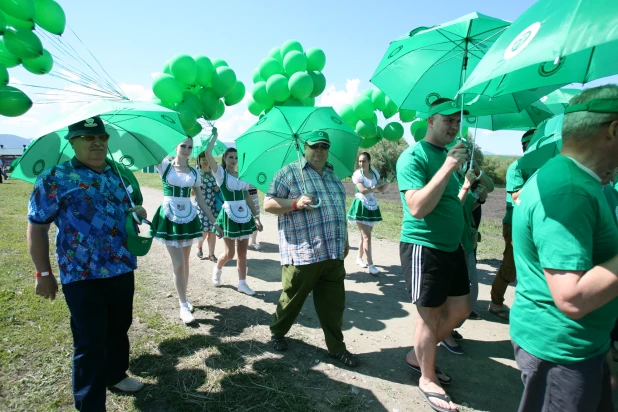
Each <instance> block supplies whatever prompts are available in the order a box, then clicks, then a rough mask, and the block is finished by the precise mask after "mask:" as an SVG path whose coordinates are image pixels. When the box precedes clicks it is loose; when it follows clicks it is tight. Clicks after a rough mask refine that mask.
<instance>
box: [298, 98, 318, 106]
mask: <svg viewBox="0 0 618 412" xmlns="http://www.w3.org/2000/svg"><path fill="white" fill-rule="evenodd" d="M300 101H301V102H302V103H303V106H305V107H315V98H313V97H306V98H304V99H301V100H300Z"/></svg>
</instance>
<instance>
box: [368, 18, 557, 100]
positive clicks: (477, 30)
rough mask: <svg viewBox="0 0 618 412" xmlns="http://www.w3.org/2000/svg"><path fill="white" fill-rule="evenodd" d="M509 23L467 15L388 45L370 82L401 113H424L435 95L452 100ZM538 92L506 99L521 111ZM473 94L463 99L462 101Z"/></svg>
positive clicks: (419, 30)
mask: <svg viewBox="0 0 618 412" xmlns="http://www.w3.org/2000/svg"><path fill="white" fill-rule="evenodd" d="M509 24H510V23H509V22H507V21H504V20H500V19H496V18H494V17H489V16H485V15H483V14H480V13H471V14H468V15H466V16H463V17H461V18H459V19H456V20H453V21H450V22H447V23H444V24H440V25H438V26H434V27H431V28H425V27H421V28H418V29H416V30H413V31H412V32H410V34H409V35H407V36H405V37H403V38H401V39H398V40H395V41H393V42H392V43H391V44H390V46H389V48H388V49H387V51H386V53H385V54H384V57H383V58H382V61H381V62H380V64H379V65H378V67H377V68H376V70H375V72H374V74H373V76H372V77H371V80H370V81H371V82H372V83H373V84H375V85H376V86H377V87H378V88H379V89H380V90H382V91H383V92H384V93H385V94H386V95H387V96H388V97H389V98H391V99H392V100H393V102H395V104H396V105H397V106H398V107H399V108H401V109H409V110H417V111H423V112H426V111H428V110H429V107H430V106H431V104H432V103H433V102H434V101H435V100H436V99H438V98H440V97H448V98H454V97H456V96H457V93H458V91H459V89H460V88H461V86H462V85H463V83H464V81H465V79H466V78H467V76H468V75H469V74H470V73H471V72H472V70H473V69H474V68H475V67H476V66H477V64H478V63H479V62H480V61H481V59H482V58H483V56H484V55H485V53H487V51H488V50H489V49H490V47H491V46H492V45H493V44H494V42H496V41H497V39H498V38H499V37H500V36H501V34H502V32H503V31H505V30H506V29H507V27H508V26H509ZM546 94H547V93H545V92H544V91H542V90H537V91H534V92H530V91H526V92H522V93H518V94H514V95H512V96H511V99H512V100H513V104H514V105H515V107H516V110H514V111H517V112H519V111H521V110H522V109H524V108H525V107H527V106H529V105H530V104H532V103H533V102H534V101H536V100H538V99H540V98H541V97H542V96H544V95H546ZM475 96H476V94H470V95H469V98H468V96H465V99H464V101H466V102H467V101H468V100H470V99H472V98H474V97H475Z"/></svg>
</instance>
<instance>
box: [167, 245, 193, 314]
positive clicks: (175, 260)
mask: <svg viewBox="0 0 618 412" xmlns="http://www.w3.org/2000/svg"><path fill="white" fill-rule="evenodd" d="M167 251H168V252H169V254H170V257H171V258H172V269H173V271H174V285H175V286H176V293H178V300H180V302H181V303H185V302H186V301H187V280H188V279H187V278H188V273H189V262H188V260H189V258H188V256H187V258H186V259H185V254H188V253H190V252H191V246H187V247H184V248H178V247H174V246H167Z"/></svg>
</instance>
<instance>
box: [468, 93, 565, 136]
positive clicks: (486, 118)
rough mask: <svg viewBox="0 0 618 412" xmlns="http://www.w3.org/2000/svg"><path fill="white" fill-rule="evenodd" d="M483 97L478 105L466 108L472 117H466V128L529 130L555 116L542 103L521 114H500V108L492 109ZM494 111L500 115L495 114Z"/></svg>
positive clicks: (487, 100) (490, 103)
mask: <svg viewBox="0 0 618 412" xmlns="http://www.w3.org/2000/svg"><path fill="white" fill-rule="evenodd" d="M481 97H482V98H481V99H479V100H477V101H476V103H474V104H472V105H469V106H466V108H467V109H468V110H469V111H470V115H469V116H465V117H464V119H463V125H464V126H467V127H476V128H479V129H487V130H529V129H532V128H535V127H537V126H538V125H539V124H541V123H542V122H543V121H544V120H546V119H549V118H550V117H552V116H553V113H552V112H551V111H550V110H549V108H548V107H547V106H546V105H544V104H543V103H540V102H537V103H534V104H532V105H530V106H528V107H526V108H525V109H524V110H522V111H521V112H519V113H504V112H500V109H499V107H500V106H497V108H495V109H492V102H491V101H490V100H489V99H488V98H486V97H485V96H481ZM496 100H499V99H496ZM494 111H498V113H493V112H494Z"/></svg>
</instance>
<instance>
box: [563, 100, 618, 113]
mask: <svg viewBox="0 0 618 412" xmlns="http://www.w3.org/2000/svg"><path fill="white" fill-rule="evenodd" d="M574 112H594V113H618V99H616V98H614V99H592V100H590V101H588V102H586V103H582V104H574V105H570V106H567V108H566V109H565V110H564V114H567V113H574Z"/></svg>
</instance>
